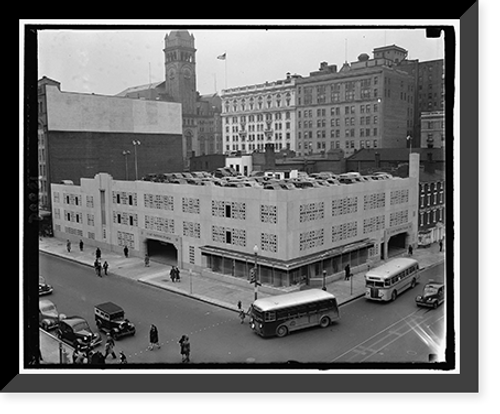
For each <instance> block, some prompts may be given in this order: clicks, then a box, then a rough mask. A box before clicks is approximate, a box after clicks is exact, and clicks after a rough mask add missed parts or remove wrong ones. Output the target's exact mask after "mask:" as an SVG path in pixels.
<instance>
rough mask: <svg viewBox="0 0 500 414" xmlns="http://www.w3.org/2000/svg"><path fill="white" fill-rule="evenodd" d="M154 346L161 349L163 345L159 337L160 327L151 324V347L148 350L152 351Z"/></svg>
mask: <svg viewBox="0 0 500 414" xmlns="http://www.w3.org/2000/svg"><path fill="white" fill-rule="evenodd" d="M154 348H158V349H160V348H161V346H160V344H159V338H158V328H157V327H156V326H155V325H153V324H151V328H150V329H149V347H148V350H149V351H151V350H153V349H154Z"/></svg>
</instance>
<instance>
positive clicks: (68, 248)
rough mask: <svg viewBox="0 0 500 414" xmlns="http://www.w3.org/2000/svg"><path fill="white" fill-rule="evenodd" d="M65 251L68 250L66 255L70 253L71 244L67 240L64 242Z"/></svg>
mask: <svg viewBox="0 0 500 414" xmlns="http://www.w3.org/2000/svg"><path fill="white" fill-rule="evenodd" d="M66 249H67V250H68V253H71V242H70V241H69V240H66Z"/></svg>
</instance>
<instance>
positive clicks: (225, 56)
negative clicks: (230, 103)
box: [224, 52, 227, 89]
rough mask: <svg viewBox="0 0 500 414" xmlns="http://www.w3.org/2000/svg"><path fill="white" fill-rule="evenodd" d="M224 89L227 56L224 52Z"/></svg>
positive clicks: (225, 85)
mask: <svg viewBox="0 0 500 414" xmlns="http://www.w3.org/2000/svg"><path fill="white" fill-rule="evenodd" d="M224 88H225V89H227V54H226V52H224Z"/></svg>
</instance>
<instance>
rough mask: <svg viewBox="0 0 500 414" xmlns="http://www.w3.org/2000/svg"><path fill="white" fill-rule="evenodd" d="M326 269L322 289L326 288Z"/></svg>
mask: <svg viewBox="0 0 500 414" xmlns="http://www.w3.org/2000/svg"><path fill="white" fill-rule="evenodd" d="M325 282H326V270H323V287H322V288H321V289H323V290H326V283H325Z"/></svg>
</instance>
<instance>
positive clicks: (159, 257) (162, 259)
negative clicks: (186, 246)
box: [146, 239, 178, 266]
mask: <svg viewBox="0 0 500 414" xmlns="http://www.w3.org/2000/svg"><path fill="white" fill-rule="evenodd" d="M146 251H147V253H148V256H149V258H150V259H151V260H154V261H155V262H159V263H162V264H166V265H169V266H178V258H177V253H178V252H177V247H176V246H175V245H174V244H172V243H169V242H165V241H160V240H154V239H147V240H146Z"/></svg>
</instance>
